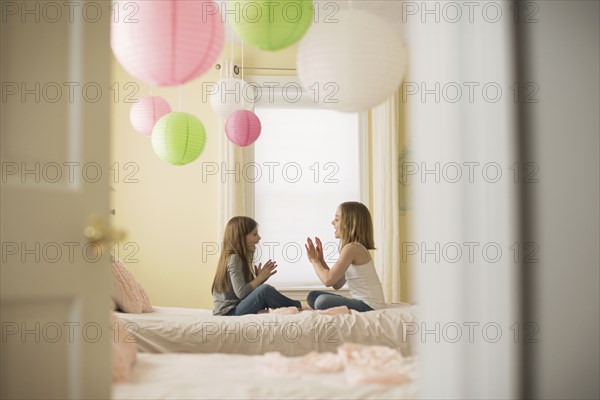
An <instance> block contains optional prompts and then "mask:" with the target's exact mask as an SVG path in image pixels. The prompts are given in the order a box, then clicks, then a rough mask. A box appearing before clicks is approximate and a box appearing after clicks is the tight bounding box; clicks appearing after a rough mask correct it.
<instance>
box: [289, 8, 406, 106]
mask: <svg viewBox="0 0 600 400" xmlns="http://www.w3.org/2000/svg"><path fill="white" fill-rule="evenodd" d="M336 19H337V20H339V22H336V23H317V24H313V26H312V28H311V29H310V30H309V31H308V33H307V34H306V35H305V37H304V39H302V41H301V42H300V45H299V48H298V61H297V64H298V65H297V68H298V77H299V78H300V81H301V82H302V84H303V86H304V88H305V90H307V91H309V93H311V94H312V96H313V97H314V98H315V99H316V101H317V102H318V104H319V105H320V106H323V107H325V108H330V109H334V110H339V111H345V112H355V111H362V110H368V109H371V108H373V107H375V106H377V105H378V104H380V103H382V102H383V101H385V100H386V99H388V98H389V97H390V96H391V95H392V94H393V93H394V92H395V91H396V90H397V89H398V86H399V85H400V83H401V82H402V77H403V76H404V71H405V69H406V57H405V51H404V46H403V44H402V42H401V41H400V38H399V37H398V35H397V34H396V32H395V31H394V30H393V29H392V27H390V25H389V24H388V23H387V22H386V21H384V20H383V19H381V18H380V17H378V16H376V15H373V14H371V13H368V12H365V11H359V10H345V11H341V12H339V13H338V14H337V15H336Z"/></svg>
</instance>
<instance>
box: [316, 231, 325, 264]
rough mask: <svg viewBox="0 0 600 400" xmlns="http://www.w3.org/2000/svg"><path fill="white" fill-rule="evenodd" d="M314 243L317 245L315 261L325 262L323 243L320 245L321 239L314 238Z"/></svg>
mask: <svg viewBox="0 0 600 400" xmlns="http://www.w3.org/2000/svg"><path fill="white" fill-rule="evenodd" d="M315 242H316V243H317V247H316V251H317V260H319V261H321V262H322V263H324V262H325V258H323V243H321V239H319V238H318V237H316V236H315Z"/></svg>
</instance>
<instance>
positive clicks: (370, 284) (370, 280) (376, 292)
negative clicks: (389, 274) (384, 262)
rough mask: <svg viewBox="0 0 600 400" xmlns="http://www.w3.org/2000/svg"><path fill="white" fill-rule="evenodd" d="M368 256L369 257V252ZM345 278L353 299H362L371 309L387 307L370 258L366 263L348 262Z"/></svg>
mask: <svg viewBox="0 0 600 400" xmlns="http://www.w3.org/2000/svg"><path fill="white" fill-rule="evenodd" d="M354 243H358V242H354ZM358 244H359V245H360V247H362V248H363V249H365V251H366V252H367V254H369V251H368V250H367V248H366V247H365V246H363V245H362V244H360V243H358ZM369 258H371V255H370V254H369ZM345 278H346V283H347V284H348V289H349V290H350V294H351V295H352V298H353V299H356V300H362V301H364V302H365V303H366V304H367V305H368V306H369V307H371V308H372V309H373V310H380V309H382V308H386V307H387V304H386V303H385V300H384V298H383V288H382V287H381V281H380V280H379V276H377V271H375V264H374V263H373V259H372V258H371V259H370V260H369V262H368V263H366V264H362V265H355V264H350V266H349V267H348V269H347V270H346V274H345Z"/></svg>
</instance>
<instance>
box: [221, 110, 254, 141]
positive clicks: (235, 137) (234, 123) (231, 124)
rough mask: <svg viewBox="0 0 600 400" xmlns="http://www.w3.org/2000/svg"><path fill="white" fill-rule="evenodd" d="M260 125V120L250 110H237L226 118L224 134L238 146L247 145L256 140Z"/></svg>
mask: <svg viewBox="0 0 600 400" xmlns="http://www.w3.org/2000/svg"><path fill="white" fill-rule="evenodd" d="M261 129H262V127H261V125H260V120H259V119H258V117H257V116H256V114H254V113H253V112H252V111H248V110H239V111H235V112H234V113H233V114H231V115H230V116H229V118H227V121H226V122H225V134H226V135H227V138H228V139H229V140H230V141H231V142H232V143H233V144H236V145H238V146H242V147H245V146H249V145H251V144H252V143H254V142H256V139H258V137H259V136H260V131H261Z"/></svg>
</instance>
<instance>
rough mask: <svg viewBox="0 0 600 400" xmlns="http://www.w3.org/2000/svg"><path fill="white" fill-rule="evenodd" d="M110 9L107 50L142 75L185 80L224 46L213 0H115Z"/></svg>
mask: <svg viewBox="0 0 600 400" xmlns="http://www.w3.org/2000/svg"><path fill="white" fill-rule="evenodd" d="M133 5H135V8H134V7H132V6H133ZM113 9H114V10H118V11H119V12H116V11H115V14H114V18H112V26H111V47H112V50H113V52H114V54H115V57H116V58H117V60H118V61H119V62H120V63H121V65H122V66H123V68H125V70H127V72H129V74H131V75H132V76H134V77H135V78H138V79H140V80H142V81H145V82H148V83H151V84H155V85H159V86H173V85H179V84H182V83H185V82H187V81H189V80H191V79H194V78H196V77H198V76H199V75H202V74H203V73H204V72H206V71H207V70H208V69H209V68H211V67H212V66H213V65H214V63H215V60H216V59H217V57H218V56H219V54H220V52H221V50H222V48H223V40H224V28H223V23H222V22H221V16H220V14H219V11H218V7H217V5H216V4H215V3H214V2H213V1H212V0H197V1H189V0H152V1H137V2H131V1H129V0H117V1H115V2H114V4H113ZM127 10H132V11H130V12H127ZM134 11H135V12H134Z"/></svg>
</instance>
